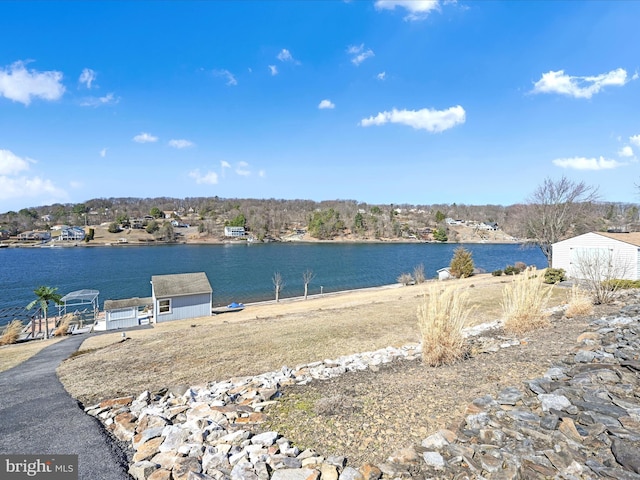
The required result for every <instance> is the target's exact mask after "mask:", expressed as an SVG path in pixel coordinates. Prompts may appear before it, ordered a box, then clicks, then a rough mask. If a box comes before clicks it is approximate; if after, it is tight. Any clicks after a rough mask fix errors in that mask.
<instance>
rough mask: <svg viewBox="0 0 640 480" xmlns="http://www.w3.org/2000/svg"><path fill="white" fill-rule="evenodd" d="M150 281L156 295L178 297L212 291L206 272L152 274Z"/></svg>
mask: <svg viewBox="0 0 640 480" xmlns="http://www.w3.org/2000/svg"><path fill="white" fill-rule="evenodd" d="M151 283H152V285H153V286H152V288H153V291H154V293H155V296H156V297H179V296H182V295H198V294H201V293H212V292H213V289H212V288H211V284H210V283H209V279H208V278H207V274H206V273H204V272H197V273H178V274H176V275H153V276H152V277H151Z"/></svg>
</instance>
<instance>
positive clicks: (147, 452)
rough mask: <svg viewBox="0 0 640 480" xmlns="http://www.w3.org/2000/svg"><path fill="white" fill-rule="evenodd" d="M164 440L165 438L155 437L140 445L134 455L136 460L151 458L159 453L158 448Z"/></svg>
mask: <svg viewBox="0 0 640 480" xmlns="http://www.w3.org/2000/svg"><path fill="white" fill-rule="evenodd" d="M163 441H164V438H162V437H157V438H153V439H151V440H149V441H147V442H145V443H143V444H142V445H140V446H139V447H138V450H136V453H135V454H134V455H133V461H134V462H141V461H142V460H150V459H151V458H153V457H154V456H155V455H156V454H157V453H158V448H160V445H161V444H162V442H163Z"/></svg>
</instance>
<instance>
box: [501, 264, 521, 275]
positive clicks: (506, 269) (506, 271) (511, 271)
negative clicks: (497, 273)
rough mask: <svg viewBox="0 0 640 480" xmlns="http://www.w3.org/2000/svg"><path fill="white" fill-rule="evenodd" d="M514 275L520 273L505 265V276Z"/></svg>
mask: <svg viewBox="0 0 640 480" xmlns="http://www.w3.org/2000/svg"><path fill="white" fill-rule="evenodd" d="M516 273H520V272H517V271H516V267H514V266H513V265H507V266H506V267H504V274H505V275H515V274H516Z"/></svg>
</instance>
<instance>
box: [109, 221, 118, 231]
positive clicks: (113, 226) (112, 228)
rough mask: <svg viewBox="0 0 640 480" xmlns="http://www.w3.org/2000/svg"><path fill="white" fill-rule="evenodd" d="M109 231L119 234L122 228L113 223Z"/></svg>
mask: <svg viewBox="0 0 640 480" xmlns="http://www.w3.org/2000/svg"><path fill="white" fill-rule="evenodd" d="M107 231H108V232H109V233H118V232H119V231H120V226H119V225H118V224H117V223H116V222H112V223H110V224H109V227H108V228H107Z"/></svg>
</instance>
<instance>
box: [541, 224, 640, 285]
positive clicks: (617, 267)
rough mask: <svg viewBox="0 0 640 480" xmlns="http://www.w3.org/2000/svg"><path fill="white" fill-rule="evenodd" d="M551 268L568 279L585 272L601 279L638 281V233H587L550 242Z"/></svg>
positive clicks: (578, 276) (639, 234)
mask: <svg viewBox="0 0 640 480" xmlns="http://www.w3.org/2000/svg"><path fill="white" fill-rule="evenodd" d="M551 248H552V257H551V266H552V267H553V268H562V269H564V270H565V272H566V273H567V277H569V278H585V276H586V275H585V273H584V272H585V269H588V270H590V271H594V269H595V270H596V271H599V272H600V276H601V277H602V278H624V279H628V280H638V279H640V232H634V233H607V232H591V233H585V234H584V235H578V236H577V237H573V238H568V239H566V240H562V241H560V242H557V243H554V244H553V245H552V246H551Z"/></svg>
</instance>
